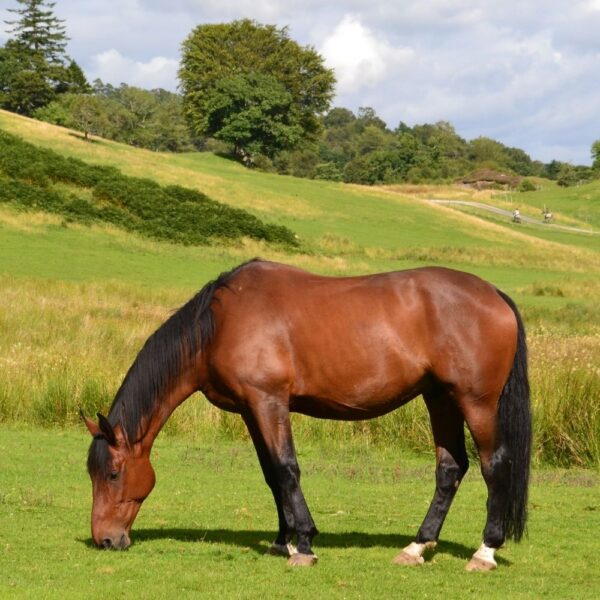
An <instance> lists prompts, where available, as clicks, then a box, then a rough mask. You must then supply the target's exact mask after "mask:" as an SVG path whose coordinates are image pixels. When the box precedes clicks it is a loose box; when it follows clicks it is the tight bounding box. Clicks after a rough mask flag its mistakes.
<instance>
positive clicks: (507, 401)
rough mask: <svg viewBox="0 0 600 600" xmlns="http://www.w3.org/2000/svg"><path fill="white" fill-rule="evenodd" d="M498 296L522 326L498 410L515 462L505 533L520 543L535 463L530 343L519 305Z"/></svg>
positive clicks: (513, 462) (506, 447)
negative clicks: (533, 457) (531, 472)
mask: <svg viewBox="0 0 600 600" xmlns="http://www.w3.org/2000/svg"><path fill="white" fill-rule="evenodd" d="M498 293H499V294H500V296H502V298H503V300H504V301H505V302H506V303H507V304H508V305H509V306H510V308H511V309H512V311H513V312H514V313H515V317H516V319H517V326H518V337H517V352H516V354H515V359H514V362H513V366H512V369H511V371H510V375H509V376H508V381H507V382H506V384H505V386H504V389H503V390H502V395H501V396H500V403H499V406H498V419H499V422H500V430H501V432H502V441H503V445H504V447H505V449H506V451H507V452H508V455H509V457H510V462H511V471H510V483H509V486H510V487H509V491H508V503H507V506H506V513H505V515H504V531H505V535H506V537H507V538H512V539H514V540H515V541H516V542H518V541H519V540H520V539H521V538H522V537H523V533H524V532H525V526H526V524H527V488H528V486H529V465H530V459H531V410H530V406H529V379H528V376H527V340H526V339H525V327H524V326H523V320H522V319H521V315H520V314H519V311H518V309H517V307H516V306H515V303H514V302H513V301H512V299H511V298H509V297H508V296H507V295H506V294H504V293H503V292H501V291H500V290H498Z"/></svg>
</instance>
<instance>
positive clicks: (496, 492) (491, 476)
mask: <svg viewBox="0 0 600 600" xmlns="http://www.w3.org/2000/svg"><path fill="white" fill-rule="evenodd" d="M465 416H466V419H467V423H468V425H469V429H470V431H471V435H472V436H473V440H474V441H475V444H476V446H477V449H478V451H479V457H480V460H481V473H482V474H483V478H484V480H485V483H486V485H487V489H488V500H487V520H486V525H485V529H484V531H483V543H482V544H481V546H480V547H479V549H478V550H477V552H475V554H474V555H473V557H472V558H471V560H470V561H469V563H468V564H467V567H466V568H467V570H468V571H489V570H492V569H495V568H496V561H495V559H494V553H495V551H496V550H497V549H498V548H500V547H501V546H502V544H504V540H505V522H504V516H505V514H506V510H507V506H508V502H509V490H510V475H511V463H510V458H509V456H508V454H507V452H506V448H505V447H504V445H502V444H501V443H499V435H498V432H497V419H496V404H495V403H491V402H488V403H482V405H481V406H478V407H477V408H474V407H473V405H471V406H469V407H468V408H467V410H466V415H465Z"/></svg>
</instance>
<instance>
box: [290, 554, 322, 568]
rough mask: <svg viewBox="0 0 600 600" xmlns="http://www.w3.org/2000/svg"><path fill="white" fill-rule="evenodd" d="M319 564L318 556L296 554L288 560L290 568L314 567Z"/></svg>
mask: <svg viewBox="0 0 600 600" xmlns="http://www.w3.org/2000/svg"><path fill="white" fill-rule="evenodd" d="M316 562H317V555H316V554H302V553H300V552H296V554H292V556H290V557H289V558H288V561H287V564H288V567H312V565H314V564H315V563H316Z"/></svg>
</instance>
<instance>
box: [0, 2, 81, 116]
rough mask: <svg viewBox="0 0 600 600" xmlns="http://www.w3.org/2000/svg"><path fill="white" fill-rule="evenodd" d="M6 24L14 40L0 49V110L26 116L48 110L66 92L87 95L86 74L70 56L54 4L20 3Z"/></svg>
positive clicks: (60, 20)
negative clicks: (13, 16) (58, 96)
mask: <svg viewBox="0 0 600 600" xmlns="http://www.w3.org/2000/svg"><path fill="white" fill-rule="evenodd" d="M16 2H17V3H18V4H19V5H21V6H20V8H12V9H9V12H11V13H14V14H15V15H17V17H18V18H17V19H16V20H13V21H6V24H7V25H9V26H10V27H11V29H10V31H9V33H10V34H11V35H12V36H13V37H11V38H10V39H9V40H8V42H7V43H6V45H5V46H4V48H0V107H2V108H6V109H8V110H12V111H15V112H18V113H21V114H24V115H31V114H32V113H33V111H35V110H36V109H38V108H40V107H42V106H46V105H47V104H48V103H49V102H51V101H52V100H53V99H54V98H56V96H57V95H59V94H63V93H66V92H73V93H86V92H88V91H89V89H90V88H89V85H88V83H87V81H86V80H85V76H84V75H83V72H82V71H81V69H80V68H79V66H78V65H77V63H75V62H74V61H72V60H71V59H69V57H68V56H67V54H66V51H65V47H66V44H67V41H68V38H67V36H66V33H65V26H64V25H63V23H64V21H63V20H62V19H59V18H57V17H56V16H55V15H54V11H53V9H54V5H55V3H54V2H48V1H47V0H16Z"/></svg>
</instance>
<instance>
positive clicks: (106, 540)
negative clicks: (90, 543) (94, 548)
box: [102, 538, 112, 549]
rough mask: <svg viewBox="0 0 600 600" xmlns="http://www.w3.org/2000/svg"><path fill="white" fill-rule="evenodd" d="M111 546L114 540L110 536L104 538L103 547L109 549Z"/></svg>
mask: <svg viewBox="0 0 600 600" xmlns="http://www.w3.org/2000/svg"><path fill="white" fill-rule="evenodd" d="M111 546H112V541H111V539H110V538H104V539H103V540H102V547H103V548H105V549H107V548H110V547H111Z"/></svg>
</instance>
